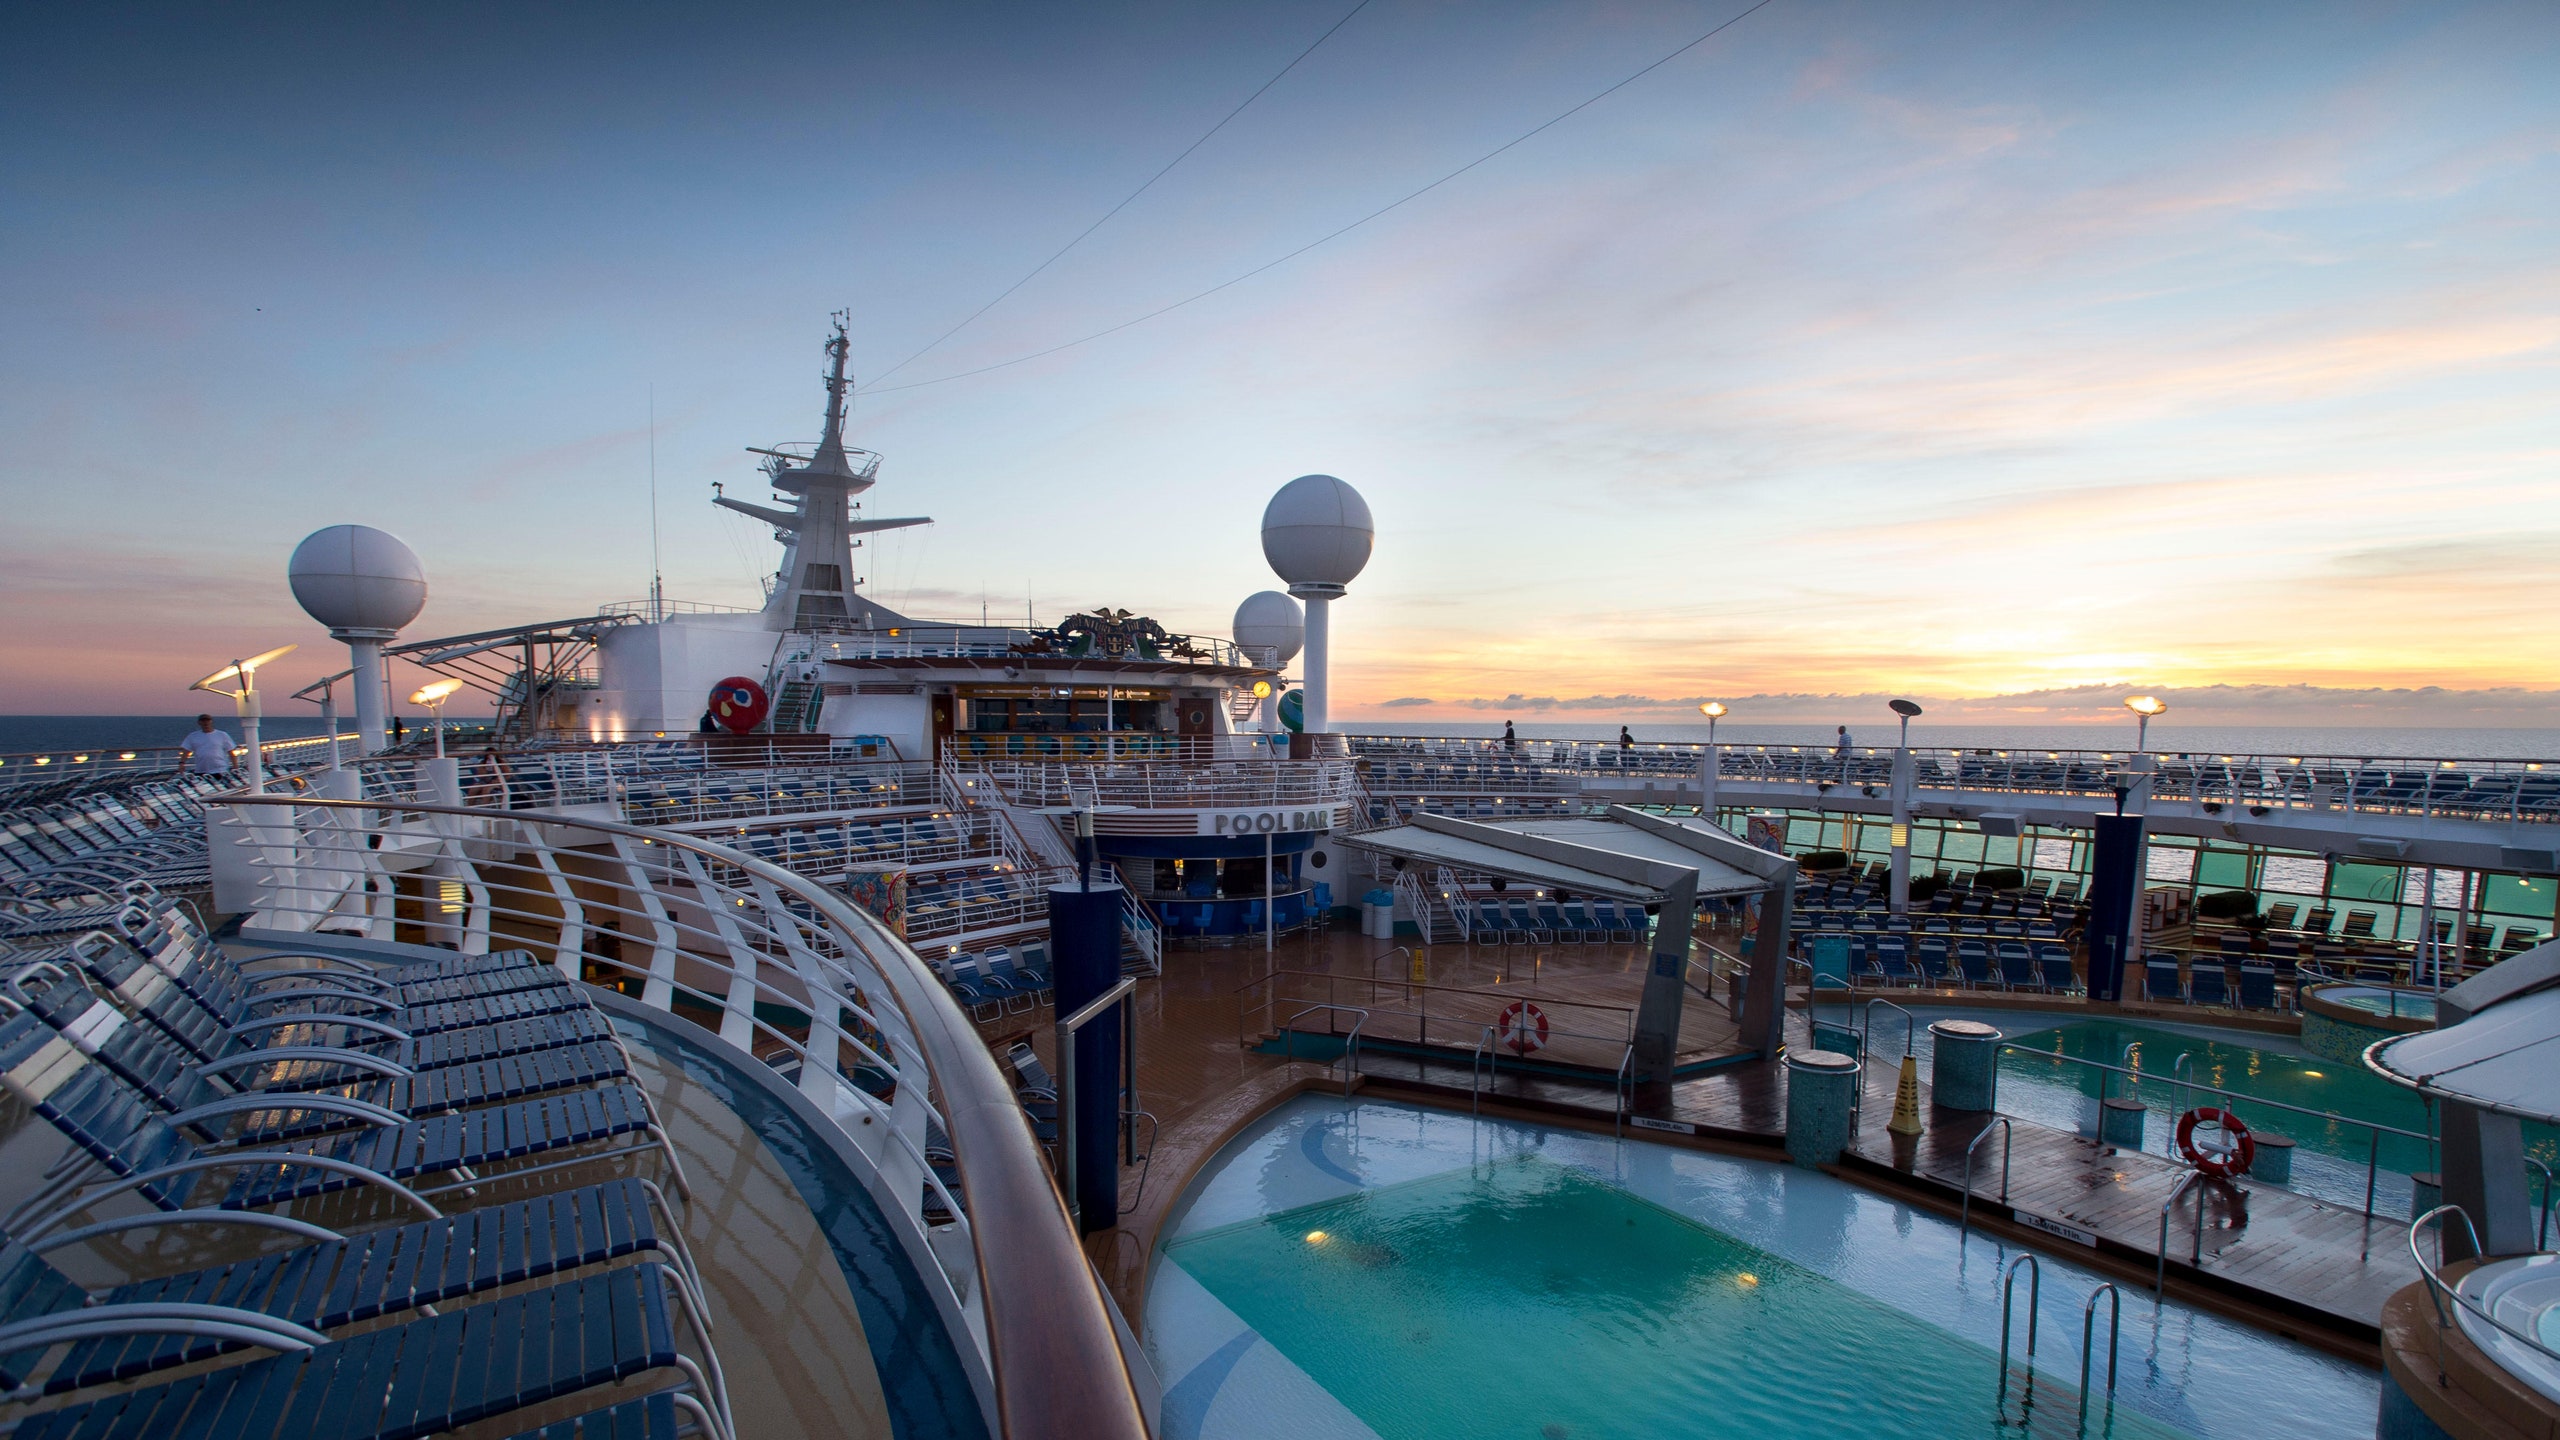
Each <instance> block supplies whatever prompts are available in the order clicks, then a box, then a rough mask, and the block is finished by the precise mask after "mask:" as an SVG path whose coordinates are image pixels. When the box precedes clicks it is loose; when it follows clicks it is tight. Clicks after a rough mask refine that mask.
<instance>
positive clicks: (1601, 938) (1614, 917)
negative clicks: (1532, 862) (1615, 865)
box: [1449, 896, 1653, 945]
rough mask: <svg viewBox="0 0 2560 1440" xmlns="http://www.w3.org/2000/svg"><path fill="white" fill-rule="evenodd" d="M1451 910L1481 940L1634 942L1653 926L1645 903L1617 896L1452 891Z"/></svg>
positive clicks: (1496, 942)
mask: <svg viewBox="0 0 2560 1440" xmlns="http://www.w3.org/2000/svg"><path fill="white" fill-rule="evenodd" d="M1449 909H1450V911H1451V913H1453V914H1455V915H1456V916H1457V918H1458V924H1459V926H1460V927H1461V928H1463V929H1464V930H1465V931H1466V933H1467V937H1468V938H1469V939H1471V940H1473V941H1475V942H1476V943H1477V944H1479V945H1557V944H1562V945H1576V944H1581V943H1583V942H1585V941H1588V942H1591V943H1593V944H1603V943H1609V942H1615V943H1618V944H1634V943H1641V942H1642V941H1643V940H1644V939H1645V937H1646V936H1647V935H1649V934H1650V933H1651V932H1652V929H1653V917H1651V916H1649V915H1647V914H1645V912H1644V907H1643V906H1641V905H1635V904H1629V903H1624V902H1621V901H1615V900H1539V899H1505V898H1503V897H1501V896H1452V897H1451V898H1450V901H1449Z"/></svg>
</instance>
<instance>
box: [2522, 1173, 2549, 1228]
mask: <svg viewBox="0 0 2560 1440" xmlns="http://www.w3.org/2000/svg"><path fill="white" fill-rule="evenodd" d="M2524 1163H2526V1164H2527V1165H2530V1166H2532V1167H2533V1168H2534V1169H2536V1170H2539V1171H2541V1172H2542V1224H2541V1225H2540V1226H2539V1227H2537V1228H2536V1229H2535V1230H2534V1232H2533V1248H2534V1249H2536V1250H2548V1249H2550V1248H2551V1167H2550V1166H2548V1165H2545V1164H2543V1163H2542V1162H2541V1161H2539V1160H2536V1159H2535V1158H2533V1157H2532V1156H2530V1155H2527V1156H2526V1157H2524Z"/></svg>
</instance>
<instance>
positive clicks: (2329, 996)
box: [2313, 985, 2436, 1020]
mask: <svg viewBox="0 0 2560 1440" xmlns="http://www.w3.org/2000/svg"><path fill="white" fill-rule="evenodd" d="M2313 993H2314V994H2316V995H2318V996H2319V997H2320V998H2321V999H2323V1000H2326V1001H2328V1002H2329V1003H2330V1004H2332V1005H2343V1006H2345V1007H2346V1008H2348V1009H2350V1010H2362V1011H2363V1012H2365V1013H2366V1014H2368V1015H2388V1016H2393V1017H2396V1018H2398V1019H2402V1020H2433V1019H2434V1018H2436V997H2435V996H2433V995H2429V994H2424V993H2422V992H2419V991H2414V990H2398V989H2393V988H2391V987H2389V986H2384V985H2323V986H2321V987H2319V988H2318V989H2317V990H2316V991H2314V992H2313Z"/></svg>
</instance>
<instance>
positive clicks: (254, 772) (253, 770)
mask: <svg viewBox="0 0 2560 1440" xmlns="http://www.w3.org/2000/svg"><path fill="white" fill-rule="evenodd" d="M301 648H302V647H301V646H299V645H279V646H277V647H276V648H275V649H273V650H270V651H268V652H267V653H265V654H264V655H256V656H252V657H250V658H249V659H246V660H234V661H232V662H231V663H230V664H228V665H225V666H223V667H222V668H221V669H219V670H216V671H214V672H213V673H212V674H210V675H207V676H206V677H204V678H203V679H201V680H199V681H197V682H196V683H194V684H193V685H190V686H188V687H187V688H188V689H190V690H202V691H206V692H207V693H209V694H214V695H228V696H230V697H231V700H232V703H233V704H234V705H235V706H237V707H238V709H239V713H240V743H241V744H242V745H244V746H246V747H247V748H248V751H249V766H248V768H249V793H250V794H252V795H263V794H265V793H266V791H267V766H266V756H265V755H264V753H262V752H261V751H260V749H259V742H258V716H259V715H260V713H261V711H260V708H259V703H258V667H259V666H261V665H266V664H269V663H272V662H273V661H275V660H278V659H281V658H282V657H284V656H286V655H290V654H292V653H293V652H294V651H296V650H299V649H301Z"/></svg>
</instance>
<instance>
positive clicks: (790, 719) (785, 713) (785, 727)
mask: <svg viewBox="0 0 2560 1440" xmlns="http://www.w3.org/2000/svg"><path fill="white" fill-rule="evenodd" d="M824 699H825V692H824V691H822V690H821V689H820V688H819V687H818V685H817V682H815V681H811V680H786V681H784V682H782V693H781V694H780V695H777V696H775V697H774V701H773V718H772V721H771V724H772V728H773V733H774V734H776V735H806V734H808V733H810V732H811V731H813V730H815V729H817V728H818V710H819V707H820V705H821V704H822V703H823V701H824Z"/></svg>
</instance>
